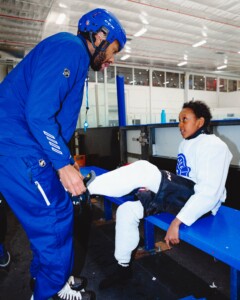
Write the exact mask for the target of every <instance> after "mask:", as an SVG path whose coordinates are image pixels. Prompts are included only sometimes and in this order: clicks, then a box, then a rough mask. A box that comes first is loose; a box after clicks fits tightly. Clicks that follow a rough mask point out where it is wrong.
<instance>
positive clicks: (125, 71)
mask: <svg viewBox="0 0 240 300" xmlns="http://www.w3.org/2000/svg"><path fill="white" fill-rule="evenodd" d="M132 71H133V69H132V68H123V67H117V75H123V76H124V84H133V76H132Z"/></svg>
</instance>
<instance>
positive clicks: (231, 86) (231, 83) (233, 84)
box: [228, 79, 237, 92]
mask: <svg viewBox="0 0 240 300" xmlns="http://www.w3.org/2000/svg"><path fill="white" fill-rule="evenodd" d="M236 90H237V80H231V79H229V80H228V92H235V91H236Z"/></svg>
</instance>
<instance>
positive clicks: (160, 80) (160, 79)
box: [152, 70, 165, 87]
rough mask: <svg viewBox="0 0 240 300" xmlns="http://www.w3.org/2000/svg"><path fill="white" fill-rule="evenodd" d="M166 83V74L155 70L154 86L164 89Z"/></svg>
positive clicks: (153, 76)
mask: <svg viewBox="0 0 240 300" xmlns="http://www.w3.org/2000/svg"><path fill="white" fill-rule="evenodd" d="M164 82H165V78H164V72H163V71H156V70H153V71H152V85H153V86H160V87H164Z"/></svg>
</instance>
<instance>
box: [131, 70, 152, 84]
mask: <svg viewBox="0 0 240 300" xmlns="http://www.w3.org/2000/svg"><path fill="white" fill-rule="evenodd" d="M134 85H149V70H148V69H134Z"/></svg>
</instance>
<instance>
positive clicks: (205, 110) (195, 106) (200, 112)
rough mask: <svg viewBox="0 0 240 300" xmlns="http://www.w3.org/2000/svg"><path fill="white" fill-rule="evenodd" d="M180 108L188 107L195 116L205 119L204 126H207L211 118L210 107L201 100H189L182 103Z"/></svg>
mask: <svg viewBox="0 0 240 300" xmlns="http://www.w3.org/2000/svg"><path fill="white" fill-rule="evenodd" d="M182 108H190V109H191V110H192V111H193V112H194V114H195V115H196V117H197V118H201V117H203V118H204V120H205V123H204V127H208V126H209V124H210V121H211V118H212V114H211V112H210V108H209V107H208V106H207V105H206V104H205V103H204V102H202V101H199V100H196V101H193V100H192V101H189V102H185V103H184V104H183V107H182Z"/></svg>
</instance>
